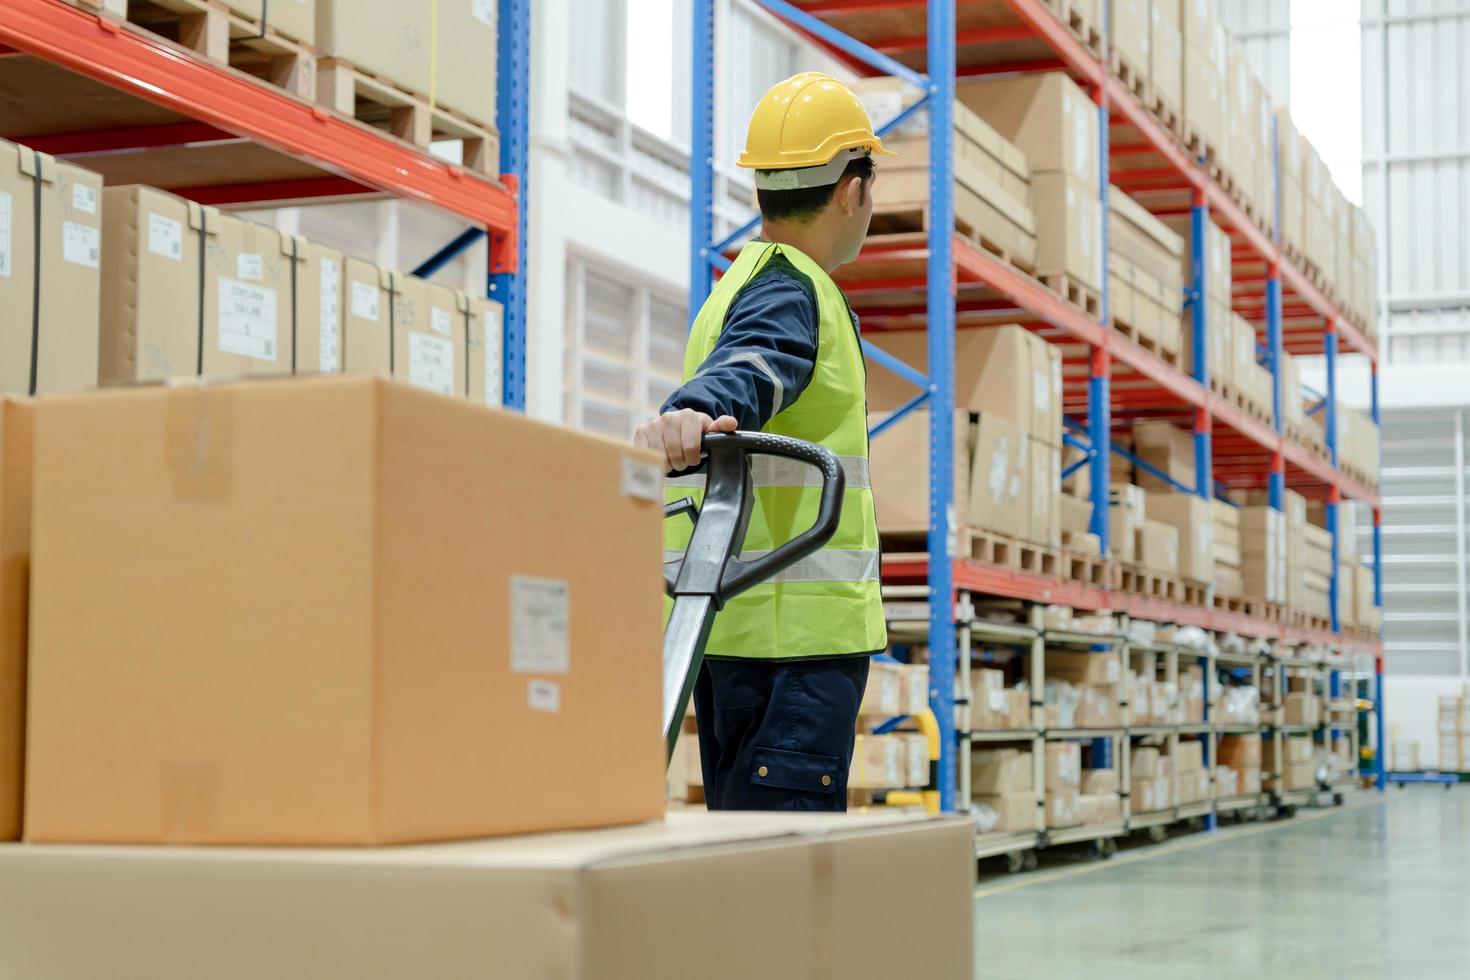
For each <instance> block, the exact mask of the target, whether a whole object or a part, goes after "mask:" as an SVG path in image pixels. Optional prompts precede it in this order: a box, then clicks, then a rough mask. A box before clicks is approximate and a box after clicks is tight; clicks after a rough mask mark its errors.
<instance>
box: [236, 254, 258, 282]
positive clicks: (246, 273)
mask: <svg viewBox="0 0 1470 980" xmlns="http://www.w3.org/2000/svg"><path fill="white" fill-rule="evenodd" d="M235 275H237V276H239V277H240V278H241V279H244V280H246V281H247V282H260V280H262V279H264V278H265V263H264V262H262V261H261V258H260V256H259V255H255V254H253V253H251V252H242V253H241V254H240V255H239V256H237V257H236V258H235Z"/></svg>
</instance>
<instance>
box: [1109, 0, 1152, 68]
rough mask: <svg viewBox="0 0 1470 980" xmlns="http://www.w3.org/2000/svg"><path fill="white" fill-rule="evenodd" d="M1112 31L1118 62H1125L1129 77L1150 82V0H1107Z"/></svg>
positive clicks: (1114, 53) (1114, 52)
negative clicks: (1147, 79)
mask: <svg viewBox="0 0 1470 980" xmlns="http://www.w3.org/2000/svg"><path fill="white" fill-rule="evenodd" d="M1107 6H1108V22H1107V23H1108V31H1109V34H1110V35H1111V37H1112V42H1113V56H1114V58H1115V60H1118V61H1121V62H1123V63H1124V64H1125V65H1126V66H1127V68H1126V71H1127V73H1128V75H1127V77H1129V78H1137V79H1140V80H1142V79H1146V78H1148V74H1149V68H1150V66H1151V65H1152V60H1151V58H1150V51H1151V47H1152V46H1151V45H1150V43H1149V34H1150V32H1149V26H1150V16H1149V7H1150V0H1107Z"/></svg>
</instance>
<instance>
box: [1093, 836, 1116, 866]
mask: <svg viewBox="0 0 1470 980" xmlns="http://www.w3.org/2000/svg"><path fill="white" fill-rule="evenodd" d="M1092 849H1093V851H1095V852H1096V853H1097V856H1098V857H1099V858H1101V859H1102V860H1104V861H1106V860H1107V859H1108V858H1110V857H1112V856H1113V855H1114V854H1117V853H1118V842H1117V841H1115V840H1113V839H1112V838H1111V837H1104V838H1102V839H1100V840H1096V841H1093V842H1092Z"/></svg>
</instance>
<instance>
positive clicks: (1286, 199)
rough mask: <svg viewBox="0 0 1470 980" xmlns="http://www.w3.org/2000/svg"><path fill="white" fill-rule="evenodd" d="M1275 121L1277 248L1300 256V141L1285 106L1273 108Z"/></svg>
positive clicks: (1302, 192) (1302, 222) (1302, 200)
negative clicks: (1278, 199)
mask: <svg viewBox="0 0 1470 980" xmlns="http://www.w3.org/2000/svg"><path fill="white" fill-rule="evenodd" d="M1275 118H1276V157H1277V160H1278V163H1279V172H1280V175H1281V181H1280V184H1279V188H1280V195H1281V244H1282V245H1283V246H1285V247H1286V251H1287V253H1288V254H1289V255H1296V256H1300V255H1301V254H1302V249H1303V239H1302V232H1303V229H1304V226H1305V220H1306V207H1307V199H1306V192H1305V188H1304V187H1303V186H1302V180H1303V177H1304V174H1303V172H1302V147H1303V140H1302V137H1301V134H1300V133H1299V132H1297V128H1296V124H1295V123H1294V122H1292V121H1291V113H1290V112H1289V111H1287V108H1286V107H1285V106H1277V107H1276V115H1275Z"/></svg>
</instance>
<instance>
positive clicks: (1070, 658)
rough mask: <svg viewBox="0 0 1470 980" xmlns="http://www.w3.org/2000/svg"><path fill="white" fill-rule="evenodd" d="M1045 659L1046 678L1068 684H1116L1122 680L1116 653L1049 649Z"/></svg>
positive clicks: (1120, 663)
mask: <svg viewBox="0 0 1470 980" xmlns="http://www.w3.org/2000/svg"><path fill="white" fill-rule="evenodd" d="M1045 658H1046V659H1045V661H1044V663H1045V666H1046V676H1047V677H1052V678H1056V679H1057V680H1063V681H1066V682H1068V683H1069V684H1075V685H1079V686H1080V685H1083V684H1117V683H1120V682H1121V681H1122V680H1123V669H1122V662H1121V661H1120V660H1119V658H1118V654H1117V651H1106V650H1105V651H1101V652H1097V653H1091V652H1087V651H1082V650H1060V649H1056V648H1049V649H1048V650H1047V651H1046V654H1045Z"/></svg>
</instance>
